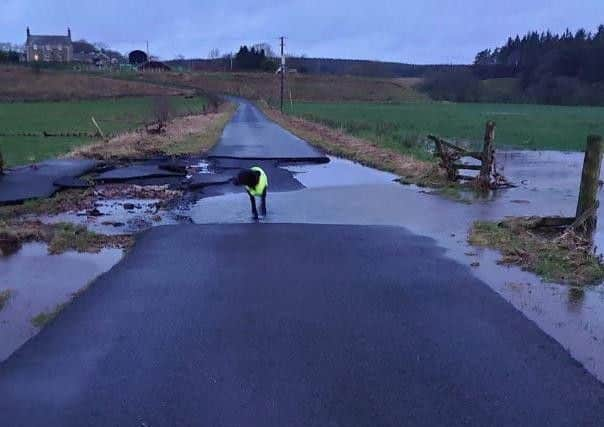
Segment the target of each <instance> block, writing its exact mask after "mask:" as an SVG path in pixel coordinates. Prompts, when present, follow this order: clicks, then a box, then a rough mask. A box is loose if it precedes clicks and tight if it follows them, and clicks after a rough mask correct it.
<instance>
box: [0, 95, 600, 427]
mask: <svg viewBox="0 0 604 427" xmlns="http://www.w3.org/2000/svg"><path fill="white" fill-rule="evenodd" d="M250 108H253V107H250ZM246 114H247V117H248V118H247V119H246V118H245V117H243V120H242V121H241V122H239V123H238V125H239V126H237V130H236V132H239V133H238V136H237V138H241V139H239V140H238V142H239V143H240V144H241V142H243V143H245V141H248V142H249V143H250V146H249V147H240V148H236V147H234V146H233V145H232V144H231V146H230V147H229V148H228V149H227V151H229V150H230V151H231V155H232V154H233V153H241V155H242V156H244V157H248V156H250V153H255V154H252V155H259V154H258V153H261V152H262V151H264V152H265V153H266V152H267V151H266V150H265V149H259V148H258V147H256V146H255V145H257V144H256V142H257V141H258V140H257V139H256V138H255V137H251V135H255V134H256V133H255V132H257V131H255V130H253V129H259V128H261V127H262V125H263V123H260V126H259V125H258V123H257V122H258V120H261V119H258V117H259V116H257V115H256V114H255V113H254V111H253V110H252V111H251V113H250V111H248V113H246ZM248 119H249V120H248ZM246 122H247V124H245V123H246ZM246 127H247V128H248V131H247V132H246V131H245V130H244V129H245V128H246ZM227 129H228V127H227ZM225 135H226V133H225ZM246 135H250V138H249V139H246ZM231 136H232V135H231ZM224 141H225V139H224V138H223V142H224ZM231 141H235V140H234V139H232V140H231ZM223 142H221V144H222V143H223ZM300 144H302V145H303V146H304V147H307V146H306V145H304V144H303V143H302V142H300ZM218 148H220V145H219V146H218ZM268 150H270V148H269V149H268ZM269 154H270V151H269ZM235 162H238V161H235ZM235 166H236V165H235ZM295 168H296V167H293V168H290V169H292V170H295ZM298 172H299V174H300V181H301V182H302V183H303V184H305V185H306V186H308V187H320V188H308V189H304V190H300V191H292V192H283V193H279V194H271V195H270V197H269V217H268V218H266V219H265V222H269V223H260V224H255V223H250V222H251V221H250V219H249V205H248V203H249V202H247V199H246V198H245V197H243V196H242V195H241V194H232V195H226V196H223V197H214V198H207V199H203V200H201V201H200V202H199V203H198V204H197V205H196V206H195V207H194V208H193V209H192V210H191V217H192V218H193V220H194V221H196V222H199V223H209V224H207V225H177V226H164V227H159V228H155V229H152V230H150V231H147V232H145V233H144V234H143V235H142V236H141V237H140V238H139V241H138V243H137V245H136V246H135V248H134V249H133V250H132V251H131V252H130V253H129V254H128V255H127V256H126V258H125V259H124V260H123V261H122V262H121V263H119V264H118V265H117V266H116V267H114V268H113V269H112V270H111V271H109V272H108V273H106V274H105V275H103V276H101V277H100V278H99V279H98V280H96V281H95V282H94V283H93V285H92V286H91V289H90V290H89V291H88V292H86V293H85V294H84V295H82V296H81V297H80V298H78V299H77V300H76V301H75V302H74V303H72V304H71V305H70V306H68V307H67V308H66V309H65V311H64V312H62V313H61V314H60V315H59V316H58V318H57V319H56V320H55V321H54V322H53V323H52V324H51V325H49V326H48V327H47V328H45V329H44V330H43V331H42V332H41V333H40V334H39V335H38V336H36V337H34V338H33V339H32V340H30V341H29V342H28V343H27V344H26V345H25V346H23V347H22V348H21V349H19V350H18V351H17V352H16V353H14V354H13V355H12V356H11V357H10V358H9V359H8V360H7V361H6V362H4V363H3V364H2V365H0V396H2V399H0V411H1V413H2V414H3V416H4V417H6V419H10V420H11V421H13V424H12V425H16V426H19V425H37V424H43V425H50V426H52V425H61V426H69V425H99V426H100V425H131V424H132V425H148V426H153V425H190V424H200V425H242V424H243V425H245V424H250V423H258V424H261V425H275V426H277V425H279V426H281V425H321V426H323V425H443V426H450V425H476V426H484V425H552V426H556V425H560V426H562V425H588V426H589V425H601V414H602V411H603V408H604V389H603V387H602V385H601V384H600V383H598V382H597V380H596V379H595V378H594V377H593V376H591V375H590V374H589V373H588V372H586V371H585V369H584V368H583V367H582V366H580V365H579V364H578V363H577V362H575V361H574V360H573V359H572V358H571V356H570V355H569V353H568V352H566V351H565V350H564V349H563V347H562V346H560V345H559V344H558V343H557V342H556V341H554V340H553V339H552V338H550V337H549V336H548V335H546V334H545V333H543V332H542V331H541V330H540V329H539V328H538V327H537V326H536V325H535V324H534V323H532V322H531V321H530V320H528V319H527V318H526V317H524V316H523V315H522V314H521V313H520V312H519V311H517V310H516V309H515V308H514V307H513V306H512V305H510V304H509V303H507V302H506V301H505V300H504V299H503V298H501V297H500V296H499V295H497V293H495V292H493V291H492V290H491V289H490V288H489V287H488V286H487V284H486V283H484V282H481V281H480V280H479V279H477V278H476V277H475V275H474V274H472V273H471V271H470V269H469V268H468V267H467V266H464V265H463V263H462V262H459V259H458V258H457V257H455V259H456V260H452V259H450V258H446V257H445V249H443V248H441V247H439V246H438V245H437V244H436V242H435V241H433V240H431V239H428V238H425V237H420V236H418V235H417V234H413V233H424V234H434V235H435V236H438V237H439V244H442V241H441V240H440V239H441V238H442V235H443V233H447V232H448V233H449V234H451V233H450V230H447V224H445V223H443V221H438V220H439V219H442V216H443V215H446V216H447V217H449V216H450V217H451V218H450V220H451V221H452V222H453V223H455V224H456V225H457V226H459V230H460V231H461V232H462V233H463V232H465V230H467V228H465V229H464V228H463V227H464V226H465V225H466V224H467V221H469V219H470V218H471V216H468V217H464V216H463V214H464V212H465V213H468V212H473V213H474V214H476V211H470V210H469V209H470V208H469V207H464V206H465V205H459V204H454V203H453V202H442V201H439V200H440V199H438V198H436V197H435V196H431V195H427V194H421V195H420V194H418V193H417V191H408V189H406V188H405V187H402V186H400V185H398V184H392V183H390V182H389V181H390V178H391V177H390V176H386V175H380V174H379V173H378V174H369V175H370V179H368V180H367V182H365V181H363V180H358V181H354V182H351V183H348V184H349V185H347V186H346V185H343V186H341V187H331V188H330V187H322V186H321V185H317V183H316V182H315V183H314V184H313V182H312V177H311V176H310V175H307V176H306V177H304V178H303V176H304V175H303V172H304V171H300V170H298ZM347 180H348V179H343V180H342V181H341V182H340V184H346V183H347ZM382 180H384V181H382ZM321 181H322V180H321V179H318V180H317V182H321ZM404 191H407V193H408V194H409V195H413V196H408V197H405V196H404V195H403V194H404V193H403V192H404ZM526 191H531V190H528V189H527V190H526ZM418 200H421V202H418ZM453 205H455V206H460V207H459V209H458V210H456V208H451V206H453ZM514 206H515V208H518V209H520V207H523V205H517V204H515V205H514ZM528 206H530V207H531V208H532V209H537V207H536V206H535V207H533V206H531V205H528ZM448 208H451V210H448ZM466 208H467V209H468V211H463V209H466ZM477 209H478V211H479V213H480V214H484V215H495V214H498V215H501V214H502V212H501V211H500V210H497V209H495V208H493V207H492V206H491V205H489V204H488V203H486V202H485V204H484V205H478V208H477ZM216 222H218V223H223V224H222V225H220V224H212V223H216ZM270 222H275V223H274V224H271V223H270ZM303 223H315V225H310V224H303ZM341 224H347V225H341ZM360 224H380V225H379V226H377V225H368V226H366V225H360ZM401 225H403V226H406V227H408V228H409V229H410V230H411V231H407V230H406V229H404V228H402V227H401ZM453 234H455V233H453ZM452 238H453V237H452ZM459 239H461V240H463V239H465V237H464V236H459V237H455V240H459ZM447 249H449V252H447V253H446V254H447V256H450V255H451V252H450V248H448V247H447ZM497 273H498V274H499V273H500V272H499V271H498V272H497ZM256 420H258V421H256Z"/></svg>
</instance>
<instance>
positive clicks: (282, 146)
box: [208, 98, 325, 161]
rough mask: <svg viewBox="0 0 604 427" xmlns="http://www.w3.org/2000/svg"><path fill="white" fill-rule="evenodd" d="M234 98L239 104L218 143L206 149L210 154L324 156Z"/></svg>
mask: <svg viewBox="0 0 604 427" xmlns="http://www.w3.org/2000/svg"><path fill="white" fill-rule="evenodd" d="M235 102H237V103H238V105H239V107H238V108H237V111H236V112H235V115H234V117H233V119H232V120H231V122H229V124H228V125H227V126H226V127H225V128H224V132H223V134H222V137H221V138H220V141H219V142H218V144H217V145H216V146H215V147H214V148H213V149H212V150H210V152H209V153H208V155H209V156H210V157H227V158H229V157H233V158H237V159H282V160H283V159H293V160H297V161H300V160H302V159H305V160H308V161H322V160H325V156H324V155H323V154H322V153H320V152H319V151H317V150H315V149H314V148H313V147H311V146H310V145H308V144H307V143H306V142H304V141H303V140H301V139H300V138H298V137H296V136H295V135H294V134H292V133H291V132H288V131H287V130H285V129H283V128H282V127H281V126H279V125H277V124H276V123H274V122H272V121H270V120H268V119H267V118H266V116H265V115H264V114H263V113H262V112H261V111H260V110H259V109H258V108H256V107H255V106H254V105H253V104H252V103H251V102H249V101H246V100H244V99H240V98H237V99H235Z"/></svg>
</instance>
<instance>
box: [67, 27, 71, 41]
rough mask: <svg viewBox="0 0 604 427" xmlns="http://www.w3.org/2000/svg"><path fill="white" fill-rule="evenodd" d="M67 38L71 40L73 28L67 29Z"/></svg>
mask: <svg viewBox="0 0 604 427" xmlns="http://www.w3.org/2000/svg"><path fill="white" fill-rule="evenodd" d="M67 37H69V38H70V39H71V28H67Z"/></svg>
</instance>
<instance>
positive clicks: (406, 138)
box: [287, 102, 604, 152]
mask: <svg viewBox="0 0 604 427" xmlns="http://www.w3.org/2000/svg"><path fill="white" fill-rule="evenodd" d="M287 112H288V114H294V115H298V116H301V117H303V118H306V119H310V120H313V121H316V122H319V123H322V124H326V125H328V126H330V127H334V128H342V129H343V130H345V131H346V132H348V133H351V134H353V135H355V136H358V137H361V138H366V139H369V140H371V141H373V142H376V143H378V144H379V145H382V146H385V147H388V148H394V149H397V150H399V151H402V152H410V151H411V152H413V151H414V150H415V151H417V149H418V148H417V144H414V140H415V141H416V140H418V138H419V137H423V136H425V135H427V134H429V133H433V134H437V135H440V136H442V137H444V138H449V139H452V140H459V141H468V142H471V143H474V144H481V140H482V137H483V135H484V125H485V122H486V121H487V120H494V121H495V122H496V123H497V132H496V143H497V146H498V147H505V148H519V149H531V150H533V149H548V150H563V151H582V150H583V149H584V146H585V142H586V139H587V135H589V134H591V133H597V134H604V108H602V107H558V106H546V105H514V104H455V103H427V102H426V103H405V104H372V103H308V102H299V103H295V104H294V106H293V110H292V108H291V106H290V105H287Z"/></svg>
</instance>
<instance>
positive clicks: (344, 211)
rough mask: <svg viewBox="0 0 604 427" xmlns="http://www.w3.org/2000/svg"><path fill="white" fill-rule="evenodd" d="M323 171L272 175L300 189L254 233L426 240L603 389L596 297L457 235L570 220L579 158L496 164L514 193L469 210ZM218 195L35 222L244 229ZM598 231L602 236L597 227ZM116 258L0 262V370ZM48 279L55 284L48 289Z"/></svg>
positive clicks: (603, 306)
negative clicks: (536, 219) (343, 233)
mask: <svg viewBox="0 0 604 427" xmlns="http://www.w3.org/2000/svg"><path fill="white" fill-rule="evenodd" d="M330 160H331V161H330V163H327V164H318V165H317V164H313V165H300V164H296V165H288V166H285V165H284V166H282V168H283V169H286V170H288V171H289V172H291V173H293V174H294V177H295V179H296V180H298V181H299V182H300V183H301V184H302V185H304V186H305V187H306V188H305V189H302V190H299V191H284V192H271V193H269V197H268V212H269V215H268V217H267V218H263V219H261V221H266V222H282V223H283V222H297V223H320V224H359V225H364V224H365V225H395V226H402V227H405V228H407V229H409V230H410V231H412V232H414V233H416V234H418V235H423V236H427V237H430V238H432V239H434V240H435V242H436V244H438V245H440V246H442V247H444V248H445V249H446V250H447V254H448V256H449V257H451V258H452V259H455V260H456V261H458V262H460V263H462V264H465V265H467V266H468V268H470V269H472V271H473V273H474V274H475V275H476V276H477V277H478V278H480V279H481V280H483V281H484V282H485V283H487V284H488V285H489V286H490V287H491V288H492V289H493V290H494V291H495V292H497V293H499V294H500V295H501V296H502V297H503V298H505V299H506V300H508V301H509V302H510V303H511V304H513V305H514V307H516V308H517V309H518V310H520V311H521V312H522V313H524V314H525V315H526V317H527V318H529V319H531V320H532V321H534V322H535V323H536V324H537V325H539V327H540V328H541V329H542V330H543V331H545V332H546V333H547V334H549V335H550V336H551V337H553V338H554V339H556V340H557V341H558V342H559V343H560V344H561V345H562V346H564V347H565V348H566V349H568V351H569V352H570V353H571V354H572V355H573V357H575V358H576V359H577V360H578V361H579V362H581V363H582V364H583V365H584V366H585V367H586V368H587V369H588V370H589V371H590V372H592V373H593V374H594V375H595V376H596V377H598V378H599V379H600V380H602V381H604V286H603V285H600V286H592V287H586V288H585V289H577V288H572V287H569V286H566V285H559V284H555V283H543V282H541V280H540V279H539V278H538V277H536V276H535V275H534V274H531V273H528V272H524V271H522V270H521V269H519V268H516V267H506V266H501V265H498V264H497V259H498V257H499V255H498V253H497V252H495V251H492V250H488V249H482V248H474V247H471V246H470V245H469V244H468V243H467V232H468V229H469V227H470V225H471V224H472V222H473V221H474V220H476V219H491V220H497V219H501V218H503V217H505V216H518V215H563V216H573V215H574V211H575V207H576V202H577V196H578V188H579V181H580V174H581V167H582V163H583V155H582V154H581V153H560V152H524V151H521V152H518V151H509V152H500V153H498V155H497V166H498V168H499V169H500V171H501V172H503V174H504V175H505V176H506V177H507V178H508V179H509V180H510V181H511V182H513V183H515V184H516V185H517V186H518V187H517V188H513V189H508V190H501V191H498V192H495V193H494V194H492V195H491V196H490V197H487V198H484V199H480V200H476V199H475V200H474V202H473V203H472V204H466V203H460V202H456V201H454V200H449V199H447V198H444V197H440V196H439V195H438V194H437V193H434V192H430V191H429V190H426V189H421V188H418V187H415V186H408V185H401V184H399V183H396V182H394V180H395V179H396V178H397V177H396V176H395V175H392V174H389V173H384V172H381V171H377V170H375V169H371V168H368V167H364V166H361V165H359V164H356V163H353V162H351V161H348V160H343V159H338V158H331V159H330ZM197 166H198V167H197V170H196V171H195V173H201V174H207V173H212V171H211V170H210V169H209V168H208V163H206V162H203V161H202V162H200V163H199V164H198V165H197ZM269 179H270V177H269ZM229 188H230V187H221V186H216V187H212V188H211V189H212V191H208V192H207V194H205V195H203V196H201V197H202V198H201V199H200V200H198V201H196V202H194V203H193V204H192V205H191V206H182V205H180V206H177V207H175V208H173V209H171V210H163V209H160V210H157V209H156V207H155V206H156V203H157V200H142V199H141V200H137V199H123V200H106V201H102V202H100V203H99V204H98V207H97V208H98V210H99V211H100V212H101V213H102V214H103V215H102V216H99V217H89V216H86V215H82V213H81V212H80V213H77V212H76V213H67V214H62V215H57V216H54V217H46V218H44V220H45V221H48V222H57V221H71V222H75V223H80V224H84V225H86V226H87V227H89V228H90V229H91V230H93V231H97V232H101V233H107V234H111V233H126V232H127V233H134V232H138V231H141V230H144V229H146V228H149V227H152V226H155V225H165V224H177V223H181V222H189V221H192V222H195V223H239V222H251V221H253V220H252V218H251V212H250V207H249V201H248V198H247V197H246V196H245V195H244V194H242V193H231V192H229V191H232V189H231V190H229ZM601 191H602V190H601ZM223 192H225V194H223V195H221V193H223ZM601 196H602V195H600V197H601ZM470 197H473V196H470ZM124 205H126V206H127V207H128V208H125V207H124ZM602 211H603V210H600V215H602ZM600 224H604V220H603V219H602V218H601V219H600ZM596 243H597V245H598V246H599V248H603V247H604V244H603V243H604V233H603V232H602V231H599V232H598V233H597V235H596ZM120 257H121V251H115V250H113V251H109V250H105V251H103V252H102V253H101V254H100V255H92V254H75V253H69V254H64V255H59V256H48V255H47V254H46V248H45V246H44V245H39V244H31V245H25V246H24V248H23V249H22V250H21V251H20V252H18V253H17V254H15V255H13V256H11V257H7V258H0V290H2V289H5V288H10V289H15V290H16V293H15V296H14V297H13V298H12V299H11V300H10V302H9V304H8V306H7V307H6V308H5V309H4V310H3V311H2V312H0V360H1V359H3V358H5V357H7V356H8V355H9V354H10V352H12V351H13V350H14V349H16V348H17V347H18V346H20V345H21V344H22V343H23V342H25V341H26V340H27V339H29V337H31V336H32V335H33V334H35V332H36V328H34V327H33V326H32V325H31V322H30V319H31V317H33V316H35V315H36V314H38V313H40V312H41V311H51V310H52V309H53V308H54V307H55V306H56V305H57V304H59V303H62V302H64V301H67V300H68V299H69V298H70V295H71V293H73V292H75V291H77V290H78V289H80V288H81V287H83V286H85V285H86V284H87V283H88V282H89V281H91V280H92V279H93V278H94V277H96V276H97V275H98V274H101V273H102V272H104V271H106V270H108V269H109V268H110V267H111V266H112V265H114V264H115V263H116V262H117V261H118V260H119V259H120ZM32 266H35V267H34V268H32ZM25 272H27V274H26V273H25ZM48 277H53V278H54V280H53V282H52V283H51V285H49V284H48ZM460 286H463V284H460Z"/></svg>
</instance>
